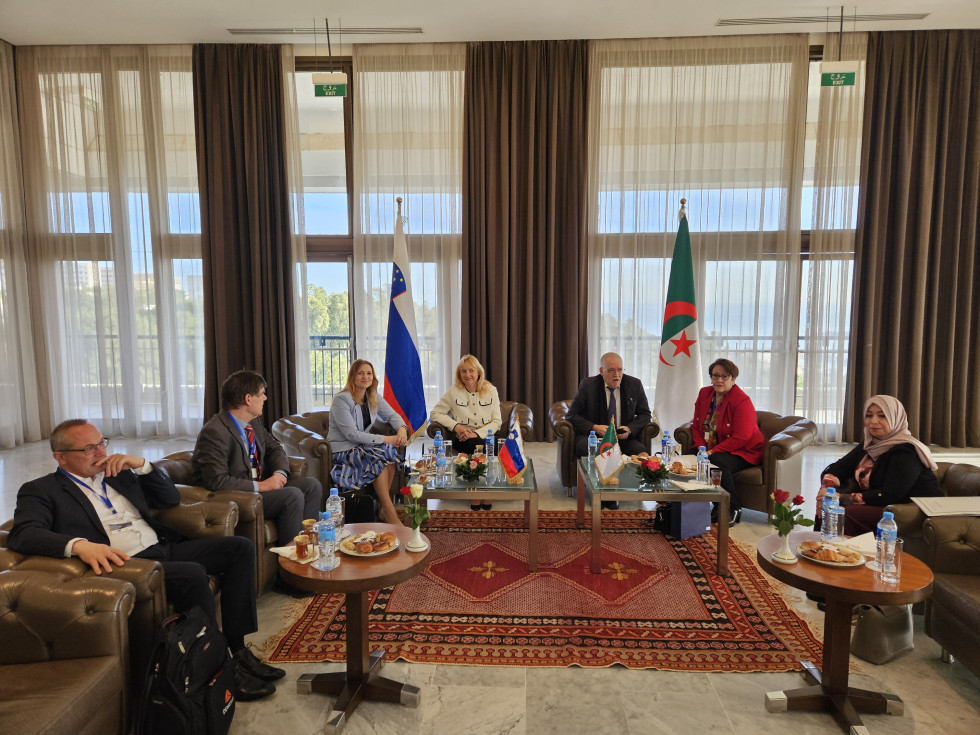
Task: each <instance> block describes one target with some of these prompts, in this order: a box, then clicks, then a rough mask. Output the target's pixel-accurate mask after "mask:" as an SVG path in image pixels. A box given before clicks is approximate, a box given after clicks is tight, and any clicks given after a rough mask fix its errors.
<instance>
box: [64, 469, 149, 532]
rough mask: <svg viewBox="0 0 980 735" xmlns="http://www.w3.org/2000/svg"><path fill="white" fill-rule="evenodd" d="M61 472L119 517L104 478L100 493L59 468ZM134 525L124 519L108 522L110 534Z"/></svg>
mask: <svg viewBox="0 0 980 735" xmlns="http://www.w3.org/2000/svg"><path fill="white" fill-rule="evenodd" d="M59 472H61V473H62V474H64V476H65V477H67V478H68V479H69V480H71V481H72V482H74V483H75V484H76V485H78V486H79V487H80V488H82V490H88V491H89V492H90V493H92V494H93V495H95V497H97V498H98V499H99V500H101V501H102V505H104V506H105V507H106V508H108V509H109V510H110V511H111V512H112V514H113V515H114V516H115V515H119V511H118V510H116V508H115V507H114V506H113V505H112V501H111V500H110V499H109V490H108V488H107V487H106V482H105V477H103V478H102V492H101V493H100V492H99V491H98V489H97V488H95V487H93V486H89V485H86V484H85V483H84V482H82V481H81V480H79V479H78V478H77V477H75V476H74V475H72V474H70V473H68V472H65V471H64V470H63V469H60V468H59ZM132 525H133V522H132V521H127V520H124V519H123V520H119V521H109V522H108V526H109V531H110V533H116V532H118V531H122V530H123V529H125V528H129V527H130V526H132Z"/></svg>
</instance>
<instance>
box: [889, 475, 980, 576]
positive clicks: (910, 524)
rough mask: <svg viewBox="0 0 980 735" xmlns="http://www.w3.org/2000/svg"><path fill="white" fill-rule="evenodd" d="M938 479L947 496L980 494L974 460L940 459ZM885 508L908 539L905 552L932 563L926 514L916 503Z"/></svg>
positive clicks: (941, 491)
mask: <svg viewBox="0 0 980 735" xmlns="http://www.w3.org/2000/svg"><path fill="white" fill-rule="evenodd" d="M936 464H937V465H939V469H937V470H936V479H937V480H939V492H940V493H942V494H943V495H945V496H946V497H949V498H953V497H957V498H961V497H968V496H975V495H980V467H976V466H975V465H972V464H951V463H949V462H937V463H936ZM885 510H890V511H891V512H892V513H894V514H895V523H896V524H897V525H898V535H899V537H900V538H903V539H905V553H906V554H911V555H912V556H914V557H915V558H917V559H919V560H921V561H924V562H926V563H928V561H927V558H928V546H927V544H926V541H925V538H924V536H923V526H924V525H925V522H926V515H925V513H923V512H922V511H921V510H919V506H917V505H916V504H915V503H897V504H895V505H889V506H887V507H886V508H885Z"/></svg>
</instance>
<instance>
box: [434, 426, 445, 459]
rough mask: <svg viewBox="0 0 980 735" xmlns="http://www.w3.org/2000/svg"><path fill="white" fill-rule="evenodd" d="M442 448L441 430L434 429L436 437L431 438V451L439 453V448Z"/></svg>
mask: <svg viewBox="0 0 980 735" xmlns="http://www.w3.org/2000/svg"><path fill="white" fill-rule="evenodd" d="M440 449H443V444H442V430H439V431H436V437H435V439H433V440H432V451H433V453H434V454H439V450H440Z"/></svg>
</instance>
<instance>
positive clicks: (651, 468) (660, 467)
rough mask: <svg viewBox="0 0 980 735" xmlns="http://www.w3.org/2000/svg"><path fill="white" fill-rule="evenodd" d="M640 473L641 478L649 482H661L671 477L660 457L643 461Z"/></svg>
mask: <svg viewBox="0 0 980 735" xmlns="http://www.w3.org/2000/svg"><path fill="white" fill-rule="evenodd" d="M638 472H639V473H640V477H641V478H642V479H643V480H646V481H647V482H660V481H661V480H666V479H667V478H668V477H669V476H670V473H669V472H668V471H667V467H666V466H665V465H664V463H663V462H661V461H660V457H650V459H644V460H641V461H640V469H639V470H638Z"/></svg>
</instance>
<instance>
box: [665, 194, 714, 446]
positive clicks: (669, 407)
mask: <svg viewBox="0 0 980 735" xmlns="http://www.w3.org/2000/svg"><path fill="white" fill-rule="evenodd" d="M700 339H701V338H700V335H699V333H698V308H697V305H696V301H695V293H694V263H693V261H692V258H691V234H690V232H688V229H687V212H686V211H685V209H684V200H683V199H682V200H681V222H680V226H679V227H678V228H677V239H676V240H675V241H674V258H673V260H672V261H671V265H670V282H669V283H668V284H667V306H666V307H665V308H664V331H663V338H662V339H661V342H660V360H659V361H658V363H657V390H656V394H655V396H654V407H655V408H656V411H657V418H658V419H659V420H660V425H661V426H662V427H663V428H664V429H667V430H668V431H673V430H674V429H675V428H676V427H678V426H680V425H681V424H684V423H686V422H688V421H690V420H691V417H692V416H694V401H695V400H697V397H698V391H699V390H700V389H701V385H702V381H703V379H704V376H703V375H702V374H701V343H700ZM694 451H697V448H696V447H695V449H694Z"/></svg>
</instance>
